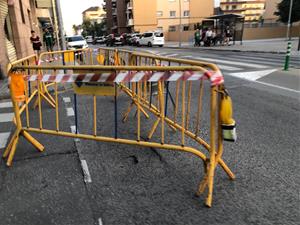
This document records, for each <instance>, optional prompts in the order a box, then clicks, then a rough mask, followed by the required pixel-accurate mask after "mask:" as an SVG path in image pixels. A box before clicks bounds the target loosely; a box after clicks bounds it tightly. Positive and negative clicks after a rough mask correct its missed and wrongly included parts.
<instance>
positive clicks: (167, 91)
mask: <svg viewBox="0 0 300 225" xmlns="http://www.w3.org/2000/svg"><path fill="white" fill-rule="evenodd" d="M168 96H169V81H167V83H166V102H165V116H167V115H168V99H169V98H168Z"/></svg>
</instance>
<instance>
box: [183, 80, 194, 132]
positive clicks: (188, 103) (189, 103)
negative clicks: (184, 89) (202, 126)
mask: <svg viewBox="0 0 300 225" xmlns="http://www.w3.org/2000/svg"><path fill="white" fill-rule="evenodd" d="M188 83H189V85H188V102H187V113H186V121H185V129H186V130H188V128H189V120H190V112H191V95H192V82H191V81H189V82H188Z"/></svg>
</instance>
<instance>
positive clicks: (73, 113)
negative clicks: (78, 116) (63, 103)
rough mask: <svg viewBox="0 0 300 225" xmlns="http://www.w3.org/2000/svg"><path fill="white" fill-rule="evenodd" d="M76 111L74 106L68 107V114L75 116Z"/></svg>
mask: <svg viewBox="0 0 300 225" xmlns="http://www.w3.org/2000/svg"><path fill="white" fill-rule="evenodd" d="M74 115H75V112H74V109H73V108H67V116H74Z"/></svg>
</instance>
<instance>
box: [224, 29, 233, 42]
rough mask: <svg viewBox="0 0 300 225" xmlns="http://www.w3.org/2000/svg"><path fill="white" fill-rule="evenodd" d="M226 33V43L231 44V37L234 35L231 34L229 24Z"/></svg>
mask: <svg viewBox="0 0 300 225" xmlns="http://www.w3.org/2000/svg"><path fill="white" fill-rule="evenodd" d="M224 33H225V40H224V45H228V46H230V38H231V37H232V35H231V31H230V28H229V26H227V27H226V28H225V32H224Z"/></svg>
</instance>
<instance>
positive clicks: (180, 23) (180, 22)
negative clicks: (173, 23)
mask: <svg viewBox="0 0 300 225" xmlns="http://www.w3.org/2000/svg"><path fill="white" fill-rule="evenodd" d="M178 1H179V47H181V25H182V21H181V0H178Z"/></svg>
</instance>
